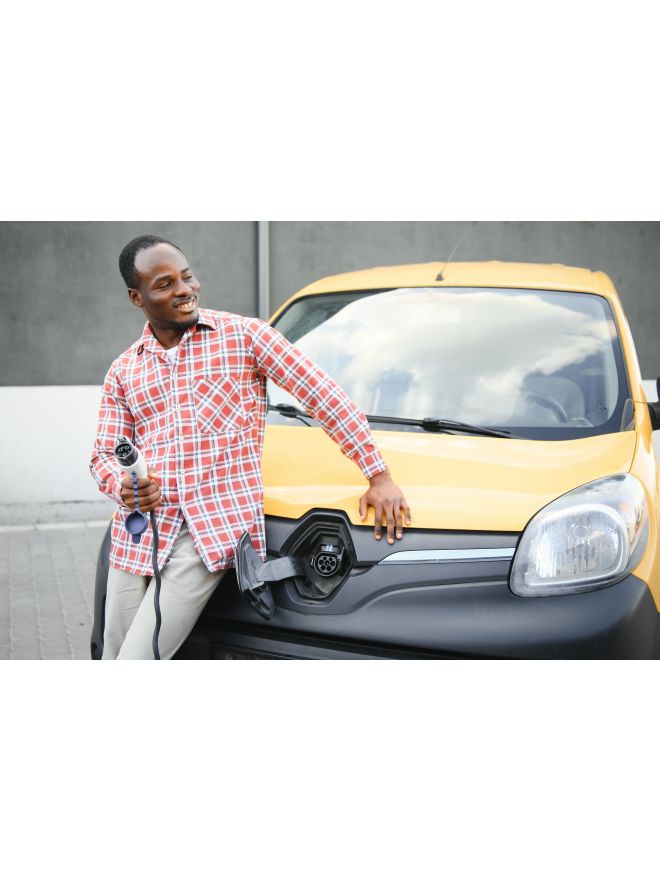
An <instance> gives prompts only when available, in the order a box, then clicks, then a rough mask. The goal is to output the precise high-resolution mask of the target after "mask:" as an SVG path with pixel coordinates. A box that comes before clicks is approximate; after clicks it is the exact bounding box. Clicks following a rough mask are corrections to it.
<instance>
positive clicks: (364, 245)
mask: <svg viewBox="0 0 660 880" xmlns="http://www.w3.org/2000/svg"><path fill="white" fill-rule="evenodd" d="M464 229H467V234H466V235H465V237H464V239H463V241H462V243H461V246H460V248H459V250H458V252H457V253H456V256H455V259H456V260H493V259H502V260H521V261H530V262H550V263H553V262H557V263H565V264H567V265H573V266H586V267H589V268H592V269H603V270H604V271H605V272H607V273H608V274H609V275H610V276H611V278H612V280H613V281H614V283H615V285H616V287H617V289H618V291H619V295H620V296H621V299H622V301H623V305H624V308H625V309H626V313H627V315H628V319H629V321H630V324H631V327H632V331H633V334H634V336H635V341H636V346H637V352H638V355H639V358H640V362H641V368H642V374H643V375H644V377H645V378H653V377H655V376H657V375H660V346H659V345H658V337H659V335H660V297H659V296H658V286H659V282H658V279H660V223H532V222H519V223H518V222H517V223H504V222H492V223H491V222H473V223H453V222H438V223H427V222H419V223H413V222H397V223H392V222H382V223H379V222H364V223H359V222H300V223H284V222H274V223H271V224H270V253H271V269H270V282H271V310H274V309H275V308H276V307H277V306H278V305H280V303H282V302H283V301H284V300H285V299H286V298H287V297H288V296H290V295H291V294H292V293H294V292H295V291H296V290H299V289H300V288H301V287H303V286H305V285H306V284H308V283H309V282H311V281H314V280H316V279H317V278H320V277H322V276H324V275H332V274H336V273H338V272H345V271H350V270H352V269H361V268H367V267H369V266H379V265H393V264H396V263H414V262H428V261H430V260H443V259H445V258H446V257H447V256H448V255H449V252H450V251H451V249H452V247H453V245H454V244H455V242H456V241H457V239H458V237H459V236H460V234H461V233H462V232H463V230H464ZM141 233H155V234H159V235H163V236H164V237H166V238H170V239H171V240H172V241H174V242H175V243H176V244H178V245H179V246H180V247H181V248H182V250H183V251H184V252H185V253H186V255H187V256H188V257H189V259H190V262H191V265H192V266H193V268H194V270H195V272H196V274H197V276H198V277H199V279H200V281H201V283H202V303H203V305H207V306H209V307H211V308H221V309H227V310H228V311H234V312H239V313H240V314H246V315H255V314H256V304H257V268H256V267H257V250H256V243H257V227H256V223H250V222H222V223H184V222H177V223H164V222H141V223H85V222H81V223H0V269H1V271H0V304H1V305H2V310H3V311H2V314H3V317H4V320H3V321H0V385H66V384H81V385H93V384H99V383H100V382H101V381H102V379H103V376H104V375H105V371H106V369H107V367H108V366H109V364H110V362H111V361H112V359H113V358H114V357H115V356H116V355H117V354H118V353H119V352H121V351H123V349H124V348H126V347H127V346H128V345H129V344H130V343H131V342H132V341H133V340H134V339H136V338H137V336H138V335H139V333H140V332H141V329H142V326H143V324H144V320H143V317H142V314H141V312H139V311H138V310H137V309H135V308H134V307H133V306H131V305H130V303H129V302H128V298H127V296H126V291H125V288H124V285H123V283H122V281H121V277H120V275H119V272H118V270H117V257H118V255H119V252H120V250H121V248H122V247H123V245H124V244H125V243H126V242H127V241H128V240H129V239H130V238H132V237H133V236H135V235H138V234H141Z"/></svg>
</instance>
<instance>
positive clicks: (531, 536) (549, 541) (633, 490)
mask: <svg viewBox="0 0 660 880" xmlns="http://www.w3.org/2000/svg"><path fill="white" fill-rule="evenodd" d="M648 536H649V513H648V505H647V502H646V495H645V493H644V489H643V488H642V484H641V483H640V482H639V480H638V479H637V478H636V477H633V476H632V474H616V475H615V476H612V477H603V478H601V479H599V480H594V481H593V482H592V483H587V484H585V485H584V486H580V487H579V488H577V489H573V490H572V491H571V492H567V493H566V495H562V496H561V497H560V498H557V499H556V500H555V501H551V502H550V504H548V505H547V507H544V508H543V510H540V511H539V512H538V513H537V514H536V516H534V517H533V518H532V519H531V520H530V521H529V523H528V524H527V526H526V528H525V531H524V532H523V534H522V537H521V539H520V542H519V544H518V548H517V549H516V552H515V555H514V557H513V563H512V565H511V574H510V577H509V584H510V586H511V590H512V591H513V592H514V593H515V594H516V595H517V596H563V595H566V594H567V593H586V592H588V591H589V590H598V589H600V588H601V587H606V586H609V585H610V584H613V583H615V582H616V581H619V580H621V578H623V577H625V576H626V575H627V574H629V573H630V572H631V571H632V570H633V568H635V566H636V565H637V563H638V562H639V560H640V559H641V558H642V555H643V553H644V550H645V549H646V544H647V541H648Z"/></svg>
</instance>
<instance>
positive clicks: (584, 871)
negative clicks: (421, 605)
mask: <svg viewBox="0 0 660 880" xmlns="http://www.w3.org/2000/svg"><path fill="white" fill-rule="evenodd" d="M2 31H3V38H4V39H3V53H2V58H0V72H1V73H2V80H3V83H4V85H5V88H4V89H3V98H2V101H3V115H2V119H3V137H2V142H1V145H0V149H1V150H2V162H1V163H0V174H1V175H2V188H1V192H2V199H1V202H0V211H1V212H2V219H6V220H21V219H31V220H39V219H41V220H46V219H59V220H80V219H85V220H87V219H106V220H115V219H117V220H119V219H144V218H149V219H151V218H160V219H170V218H177V219H181V220H188V219H191V220H192V219H194V220H201V219H234V220H239V219H248V220H253V219H254V218H255V217H260V218H263V219H271V220H278V219H279V220H285V219H306V220H315V219H324V220H332V219H353V220H380V219H399V220H421V219H435V220H448V219H452V220H462V219H467V220H474V219H481V220H505V219H523V220H583V219H589V220H599V219H600V220H609V219H618V220H655V219H657V205H658V189H659V184H658V181H659V177H658V174H657V163H658V150H657V147H658V136H657V123H656V120H657V46H656V43H657V22H656V20H655V7H654V5H653V4H650V3H643V2H639V0H629V2H628V3H626V4H621V3H620V2H617V3H614V2H610V0H605V2H600V3H599V4H595V3H587V2H575V0H571V2H567V0H553V2H552V3H536V4H530V3H528V2H525V3H524V2H511V0H502V2H500V3H490V4H487V3H484V2H472V3H469V4H458V3H452V4H451V5H449V4H446V3H442V2H437V3H434V4H429V3H422V2H420V0H409V2H407V3H405V4H395V3H386V2H382V0H381V2H378V3H375V2H360V0H352V2H350V3H349V2H347V0H336V2H334V3H331V4H310V3H308V2H306V3H303V2H291V0H283V2H281V3H278V4H272V3H270V4H268V3H265V2H259V0H252V2H245V3H243V4H240V5H239V4H237V3H233V4H226V3H222V2H220V3H218V4H214V5H213V6H212V7H210V6H209V5H208V4H202V3H201V2H198V0H189V2H187V3H186V4H177V3H173V2H171V0H160V2H158V3H155V2H140V3H136V2H135V0H132V2H130V3H129V2H128V0H116V2H115V3H113V4H111V5H107V4H106V5H100V6H93V5H90V4H83V3H82V2H66V0H65V2H62V3H58V4H51V3H45V2H33V3H31V4H28V5H24V6H21V7H17V6H14V7H12V8H11V10H4V11H3V13H2ZM0 271H2V272H4V273H10V272H11V266H2V267H0ZM72 271H75V266H72ZM61 295H62V296H66V291H65V290H63V291H62V292H61ZM35 332H38V325H37V326H35ZM2 430H3V431H5V430H6V423H5V422H3V423H2ZM9 470H10V463H9V462H8V461H6V460H3V461H2V481H3V482H4V481H5V480H6V479H7V474H8V472H9ZM656 667H657V665H656V664H654V663H652V662H649V663H605V662H603V663H558V662H547V663H546V662H543V663H521V664H510V663H475V664H469V663H460V662H458V663H453V662H450V663H424V662H412V663H362V664H360V663H296V664H293V663H282V664H276V663H233V664H230V665H227V664H212V663H208V664H205V663H194V664H187V665H186V664H169V665H166V666H162V665H157V664H142V665H139V664H135V663H134V664H102V663H91V662H89V663H68V664H60V665H58V664H57V663H56V662H50V663H40V662H38V661H34V662H23V663H18V662H17V663H11V664H10V663H6V664H3V667H2V670H1V673H0V674H2V707H3V723H2V725H1V726H0V745H2V747H3V749H2V753H3V756H4V761H5V764H4V766H5V773H4V776H3V797H2V802H1V803H0V821H1V822H2V825H1V827H2V829H3V832H4V834H3V838H4V848H3V866H5V873H6V874H7V876H9V877H11V878H12V880H24V878H25V880H27V878H30V880H33V878H34V877H51V876H53V875H56V874H60V873H61V874H64V875H65V876H67V877H69V878H75V880H77V878H79V877H80V878H83V877H84V878H88V877H89V876H91V875H93V876H95V877H99V878H102V880H105V878H113V880H116V878H122V880H124V878H130V880H132V878H138V877H139V878H141V880H142V878H144V877H158V878H159V880H160V878H175V877H176V878H180V877H183V876H191V877H200V876H202V877H205V876H212V877H222V878H231V880H244V878H253V877H254V878H257V877H259V878H262V877H268V878H276V877H287V878H289V880H296V878H303V877H304V878H306V880H307V878H310V877H313V878H326V877H328V878H330V877H332V878H333V880H334V878H337V880H344V878H354V877H355V878H357V877H359V878H361V880H362V878H365V877H366V878H371V877H374V878H375V877H377V878H378V880H381V878H390V877H392V878H393V877H397V878H400V877H406V878H408V877H410V878H427V877H429V878H430V877H434V878H435V877H438V876H443V877H447V878H451V880H463V878H479V880H481V878H484V877H487V878H489V880H490V878H500V877H501V878H507V880H518V878H521V880H522V878H525V880H528V878H530V877H533V878H535V880H545V878H552V880H556V878H578V877H579V878H580V880H583V878H588V877H598V878H599V880H609V878H617V880H620V878H621V877H633V878H636V877H645V876H652V874H653V872H654V871H655V870H656V862H657V856H656V850H657V843H656V837H657V818H656V814H657V793H658V784H659V781H660V780H659V775H660V773H659V771H658V769H657V766H658V762H657V758H656V751H657V749H656V745H655V735H656V731H657V729H658V726H659V725H658V722H659V720H660V719H659V717H658V716H659V713H658V709H657V706H658V699H657V694H658V677H657V672H656Z"/></svg>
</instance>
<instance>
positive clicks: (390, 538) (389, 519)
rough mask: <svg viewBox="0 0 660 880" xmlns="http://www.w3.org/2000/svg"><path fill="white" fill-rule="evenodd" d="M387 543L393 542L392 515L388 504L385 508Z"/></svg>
mask: <svg viewBox="0 0 660 880" xmlns="http://www.w3.org/2000/svg"><path fill="white" fill-rule="evenodd" d="M387 543H388V544H393V543H394V517H393V516H392V508H391V507H390V506H388V508H387Z"/></svg>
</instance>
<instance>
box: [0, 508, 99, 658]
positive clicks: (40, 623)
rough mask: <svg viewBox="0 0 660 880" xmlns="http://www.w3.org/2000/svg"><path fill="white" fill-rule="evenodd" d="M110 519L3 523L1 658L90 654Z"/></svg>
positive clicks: (0, 535) (0, 536)
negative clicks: (99, 564)
mask: <svg viewBox="0 0 660 880" xmlns="http://www.w3.org/2000/svg"><path fill="white" fill-rule="evenodd" d="M106 526H107V523H105V522H102V523H98V522H96V523H93V522H92V523H82V524H81V523H44V524H39V525H33V526H17V527H15V528H11V527H7V526H4V527H1V528H0V584H1V585H2V589H0V659H4V660H89V659H90V652H89V642H90V636H91V631H92V609H93V597H94V574H95V571H96V557H97V555H98V551H99V547H100V546H101V541H102V539H103V535H104V533H105V529H106Z"/></svg>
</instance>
